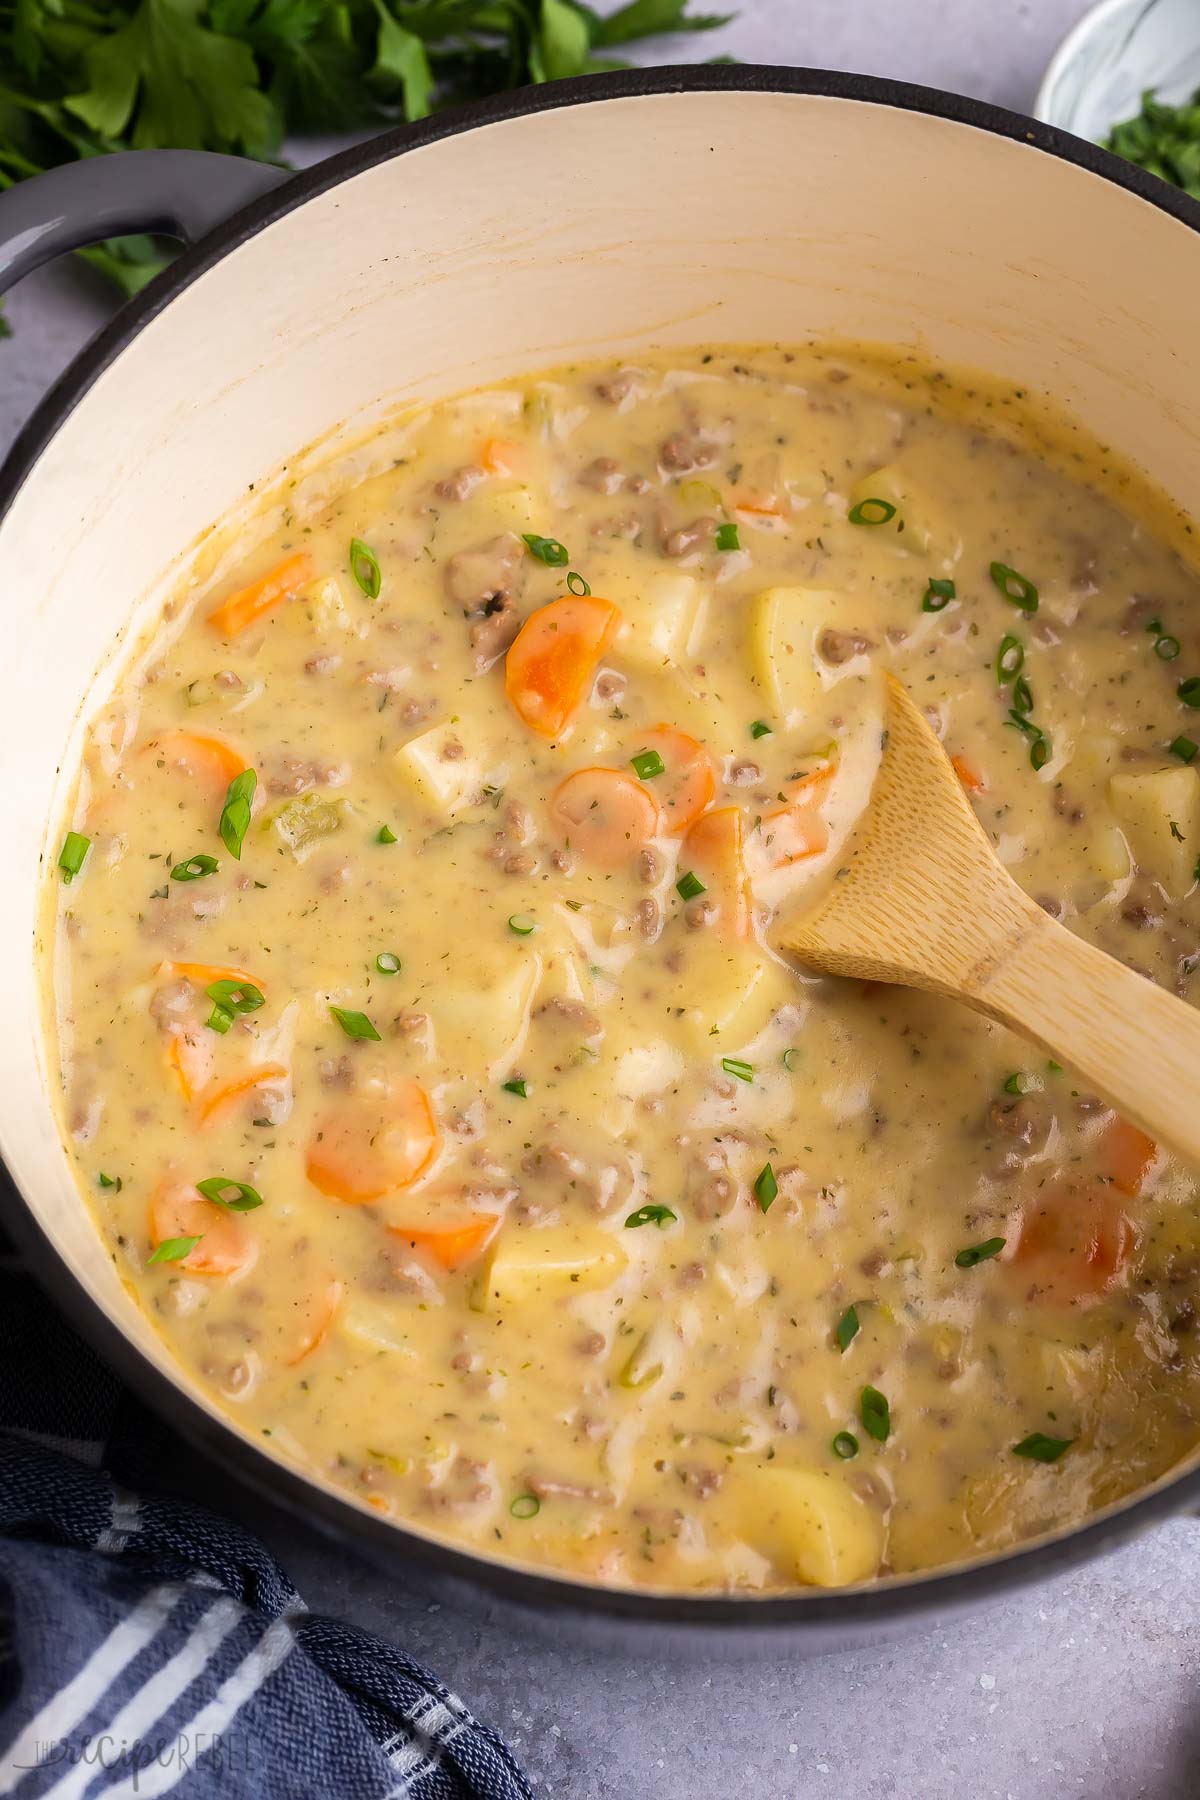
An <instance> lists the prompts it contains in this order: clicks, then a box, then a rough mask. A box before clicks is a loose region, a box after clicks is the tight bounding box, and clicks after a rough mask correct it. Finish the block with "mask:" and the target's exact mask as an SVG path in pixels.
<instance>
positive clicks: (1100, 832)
mask: <svg viewBox="0 0 1200 1800" xmlns="http://www.w3.org/2000/svg"><path fill="white" fill-rule="evenodd" d="M1088 862H1089V863H1090V864H1091V866H1092V868H1093V869H1094V870H1095V871H1096V874H1097V875H1099V877H1100V879H1101V881H1103V882H1105V883H1107V884H1109V885H1111V884H1112V883H1113V882H1115V881H1124V879H1125V877H1126V876H1127V875H1128V873H1129V867H1130V864H1129V846H1128V844H1127V843H1126V842H1125V836H1124V833H1123V832H1122V831H1120V830H1119V829H1118V827H1117V826H1115V825H1101V826H1098V827H1097V829H1096V830H1095V831H1094V832H1093V833H1092V836H1091V840H1090V842H1089V844H1088Z"/></svg>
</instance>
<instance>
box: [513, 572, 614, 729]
mask: <svg viewBox="0 0 1200 1800" xmlns="http://www.w3.org/2000/svg"><path fill="white" fill-rule="evenodd" d="M620 623H621V614H620V612H619V611H618V609H617V608H616V607H615V606H614V605H613V603H612V601H611V600H598V599H596V597H595V595H594V594H593V595H588V596H585V597H582V598H575V597H571V598H569V599H563V600H552V601H551V602H550V604H549V606H540V607H539V608H538V610H537V611H536V612H535V613H531V614H530V615H529V617H528V618H527V619H526V621H525V623H524V624H523V625H522V627H521V629H520V631H518V633H517V635H516V637H515V638H514V639H513V642H512V644H511V646H510V648H509V652H508V655H507V657H506V658H505V663H504V691H505V693H506V694H507V695H508V698H509V700H510V701H511V703H512V705H513V708H514V710H515V711H516V713H517V715H518V716H519V717H520V718H521V719H522V720H523V721H524V723H525V724H526V725H528V726H529V729H530V730H531V731H536V732H537V733H538V735H539V736H540V737H546V738H557V737H562V736H563V734H564V732H565V731H566V730H567V727H568V726H569V724H570V722H571V718H572V716H573V714H574V713H575V711H576V709H577V707H579V705H580V704H581V703H582V701H583V700H584V698H585V696H586V695H587V692H588V690H589V688H590V687H591V685H592V677H593V676H594V675H595V673H596V666H597V664H598V663H599V661H600V658H601V657H602V656H603V654H604V652H605V650H606V649H607V647H608V645H609V644H610V643H611V641H612V639H613V636H614V634H615V633H616V630H617V627H618V625H619V624H620Z"/></svg>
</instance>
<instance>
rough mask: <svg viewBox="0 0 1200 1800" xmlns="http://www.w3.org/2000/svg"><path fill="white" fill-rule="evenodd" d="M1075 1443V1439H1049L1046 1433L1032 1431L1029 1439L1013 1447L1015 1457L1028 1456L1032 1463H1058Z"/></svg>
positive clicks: (1025, 1438) (1023, 1439) (1026, 1438)
mask: <svg viewBox="0 0 1200 1800" xmlns="http://www.w3.org/2000/svg"><path fill="white" fill-rule="evenodd" d="M1074 1442H1075V1439H1074V1438H1056V1437H1047V1436H1046V1434H1045V1432H1044V1431H1031V1432H1030V1434H1029V1436H1028V1437H1023V1438H1022V1439H1021V1441H1020V1443H1019V1444H1014V1445H1013V1455H1014V1456H1027V1457H1028V1458H1029V1459H1030V1461H1031V1462H1040V1463H1052V1462H1057V1461H1058V1459H1059V1457H1060V1456H1061V1455H1062V1453H1063V1451H1064V1450H1069V1449H1070V1448H1071V1445H1072V1444H1073V1443H1074Z"/></svg>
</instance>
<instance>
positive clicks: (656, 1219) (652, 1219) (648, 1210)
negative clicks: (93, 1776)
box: [625, 1205, 679, 1231]
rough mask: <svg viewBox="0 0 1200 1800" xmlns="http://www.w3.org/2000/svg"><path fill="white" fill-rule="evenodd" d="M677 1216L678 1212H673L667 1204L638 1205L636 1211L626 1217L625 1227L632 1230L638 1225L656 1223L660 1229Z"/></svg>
mask: <svg viewBox="0 0 1200 1800" xmlns="http://www.w3.org/2000/svg"><path fill="white" fill-rule="evenodd" d="M678 1216H679V1215H678V1213H673V1212H672V1211H671V1209H670V1207H669V1206H655V1205H650V1206H639V1207H638V1209H637V1211H636V1212H631V1213H630V1215H629V1217H628V1218H627V1219H626V1221H625V1229H626V1231H634V1230H636V1229H637V1227H638V1226H639V1225H657V1226H658V1229H659V1230H660V1231H661V1230H662V1229H663V1227H664V1226H665V1225H669V1224H671V1222H672V1221H673V1220H674V1219H676V1218H678Z"/></svg>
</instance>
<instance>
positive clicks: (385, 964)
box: [375, 950, 400, 975]
mask: <svg viewBox="0 0 1200 1800" xmlns="http://www.w3.org/2000/svg"><path fill="white" fill-rule="evenodd" d="M375 967H376V968H377V969H378V970H379V973H380V974H381V975H398V974H399V973H400V958H399V957H398V956H397V955H396V952H395V951H394V950H381V951H380V952H379V955H378V956H377V957H376V958H375Z"/></svg>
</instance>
